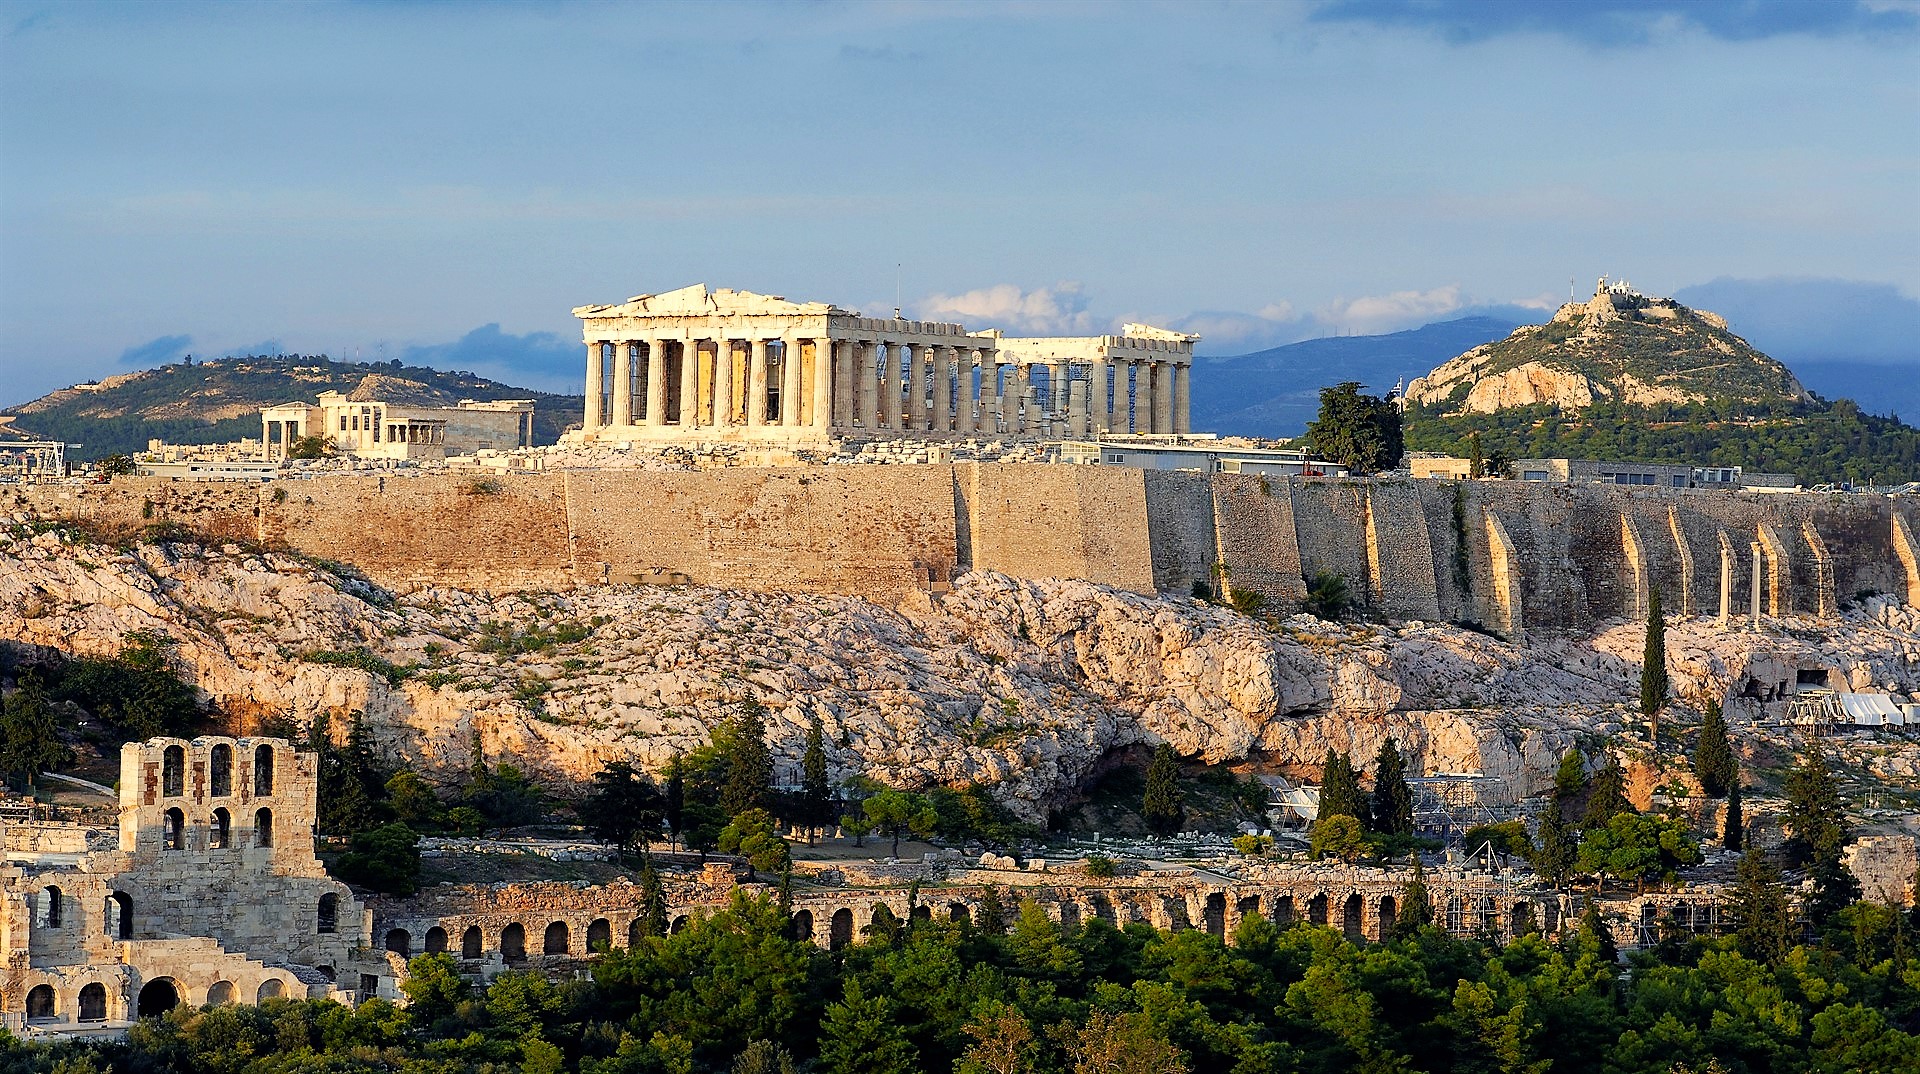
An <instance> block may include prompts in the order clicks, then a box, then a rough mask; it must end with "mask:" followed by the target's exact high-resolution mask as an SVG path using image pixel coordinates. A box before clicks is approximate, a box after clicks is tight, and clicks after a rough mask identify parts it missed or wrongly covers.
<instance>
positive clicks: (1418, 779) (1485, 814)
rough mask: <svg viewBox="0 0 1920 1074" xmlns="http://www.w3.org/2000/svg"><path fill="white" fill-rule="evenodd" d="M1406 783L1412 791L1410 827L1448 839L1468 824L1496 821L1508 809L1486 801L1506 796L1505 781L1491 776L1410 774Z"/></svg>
mask: <svg viewBox="0 0 1920 1074" xmlns="http://www.w3.org/2000/svg"><path fill="white" fill-rule="evenodd" d="M1407 786H1408V787H1409V788H1410V789H1411V790H1412V791H1413V830H1414V831H1415V832H1416V833H1418V834H1420V835H1425V836H1430V837H1432V838H1436V839H1443V840H1445V841H1446V842H1449V843H1453V842H1458V841H1459V839H1460V837H1461V836H1463V835H1465V834H1466V833H1467V829H1469V828H1472V827H1475V826H1476V825H1481V824H1495V823H1498V822H1499V821H1502V820H1506V819H1508V816H1507V815H1508V814H1510V813H1512V810H1511V809H1504V808H1503V809H1499V810H1496V809H1495V808H1494V807H1493V805H1491V804H1489V803H1490V802H1491V803H1494V804H1499V803H1501V802H1502V801H1503V800H1504V799H1505V798H1506V797H1507V796H1506V794H1505V790H1506V787H1505V783H1504V782H1503V781H1502V780H1500V779H1498V778H1496V777H1494V776H1487V775H1482V774H1480V773H1478V772H1456V773H1438V774H1435V775H1431V776H1415V777H1411V778H1409V779H1408V780H1407ZM1470 849H1471V848H1470Z"/></svg>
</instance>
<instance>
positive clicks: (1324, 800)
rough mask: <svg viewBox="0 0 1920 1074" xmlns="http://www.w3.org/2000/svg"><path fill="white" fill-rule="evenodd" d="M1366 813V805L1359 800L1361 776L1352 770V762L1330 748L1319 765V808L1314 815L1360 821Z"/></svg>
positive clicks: (1344, 755) (1321, 817) (1322, 817)
mask: <svg viewBox="0 0 1920 1074" xmlns="http://www.w3.org/2000/svg"><path fill="white" fill-rule="evenodd" d="M1365 813H1366V803H1365V801H1363V800H1362V799H1361V797H1360V776H1359V774H1358V773H1356V772H1355V771H1354V770H1353V763H1352V762H1351V761H1349V760H1347V756H1346V754H1344V753H1335V752H1334V751H1333V747H1331V746H1329V747H1327V757H1326V760H1324V761H1322V762H1321V764H1320V809H1319V812H1318V814H1317V816H1318V817H1319V818H1320V819H1322V820H1324V819H1326V818H1327V817H1352V818H1354V819H1355V820H1360V819H1362V818H1363V817H1364V815H1365Z"/></svg>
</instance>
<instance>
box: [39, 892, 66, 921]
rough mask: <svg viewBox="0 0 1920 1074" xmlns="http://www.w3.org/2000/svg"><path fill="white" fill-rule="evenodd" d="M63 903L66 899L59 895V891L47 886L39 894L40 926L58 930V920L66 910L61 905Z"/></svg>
mask: <svg viewBox="0 0 1920 1074" xmlns="http://www.w3.org/2000/svg"><path fill="white" fill-rule="evenodd" d="M65 902H66V898H65V897H64V896H63V895H61V894H60V889H59V888H57V887H53V886H52V885H48V887H47V888H46V890H44V891H42V892H41V893H40V924H41V925H43V926H45V927H46V928H50V929H57V928H59V927H60V918H61V917H62V916H63V915H64V912H65V910H66V907H65V906H64V905H63V904H64V903H65Z"/></svg>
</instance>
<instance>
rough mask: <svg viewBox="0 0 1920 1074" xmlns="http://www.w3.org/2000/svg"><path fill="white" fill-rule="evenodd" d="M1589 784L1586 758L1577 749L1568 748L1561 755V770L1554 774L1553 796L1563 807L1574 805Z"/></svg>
mask: <svg viewBox="0 0 1920 1074" xmlns="http://www.w3.org/2000/svg"><path fill="white" fill-rule="evenodd" d="M1588 783H1589V780H1588V779H1587V759H1586V757H1585V756H1584V755H1583V754H1581V752H1580V750H1579V749H1578V748H1577V747H1573V746H1569V747H1567V752H1565V753H1563V754H1561V755H1560V770H1559V771H1557V772H1555V773H1554V774H1553V796H1554V797H1555V798H1557V799H1559V801H1560V804H1561V805H1563V806H1570V805H1573V804H1575V803H1574V799H1576V798H1579V797H1580V795H1581V794H1582V793H1583V792H1585V791H1586V789H1587V786H1588Z"/></svg>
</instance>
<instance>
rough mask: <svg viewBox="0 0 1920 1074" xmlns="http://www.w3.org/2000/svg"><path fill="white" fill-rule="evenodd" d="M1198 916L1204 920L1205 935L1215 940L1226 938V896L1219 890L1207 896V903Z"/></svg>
mask: <svg viewBox="0 0 1920 1074" xmlns="http://www.w3.org/2000/svg"><path fill="white" fill-rule="evenodd" d="M1200 918H1201V920H1202V921H1204V922H1206V926H1207V935H1209V936H1212V937H1213V938H1214V939H1216V940H1224V939H1226V938H1227V897H1226V895H1224V894H1222V893H1221V892H1218V891H1216V892H1213V893H1212V894H1210V895H1208V896H1207V903H1206V905H1205V906H1204V907H1202V908H1201V911H1200Z"/></svg>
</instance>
